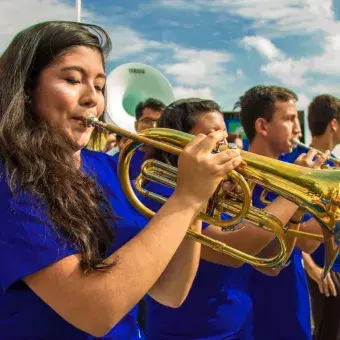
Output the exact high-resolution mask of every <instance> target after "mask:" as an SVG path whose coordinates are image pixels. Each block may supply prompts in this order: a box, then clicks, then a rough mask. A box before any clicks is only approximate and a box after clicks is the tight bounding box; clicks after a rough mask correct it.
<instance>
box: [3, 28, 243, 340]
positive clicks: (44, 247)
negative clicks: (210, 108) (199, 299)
mask: <svg viewBox="0 0 340 340" xmlns="http://www.w3.org/2000/svg"><path fill="white" fill-rule="evenodd" d="M109 50H110V39H109V37H108V36H107V34H106V32H105V31H103V30H102V29H101V28H100V27H97V26H93V25H85V24H80V23H72V22H47V23H41V24H37V25H35V26H32V27H30V28H27V29H26V30H24V31H22V32H20V33H19V34H18V35H16V36H15V37H14V39H13V40H12V42H11V43H10V45H9V47H8V48H7V50H6V51H5V53H4V54H3V55H2V57H1V59H0V199H1V205H0V216H1V224H0V257H1V258H2V259H3V261H2V265H1V269H0V286H1V289H0V334H1V338H3V339H27V340H30V339H32V340H33V339H34V340H36V339H65V340H66V339H72V340H75V339H88V338H89V335H93V336H96V337H101V336H104V335H105V334H106V336H105V339H139V338H142V337H143V336H142V335H141V332H140V330H139V329H138V325H137V324H136V308H135V307H134V306H135V305H136V303H137V302H138V301H139V300H140V299H141V298H142V297H143V296H144V295H145V294H147V293H148V294H150V295H151V296H153V298H154V299H155V300H157V301H159V302H160V303H162V304H165V305H168V306H171V307H177V306H179V305H180V304H181V303H182V301H183V300H184V298H185V296H186V295H187V293H188V290H189V288H190V286H191V282H192V280H193V277H194V275H195V272H196V267H197V262H198V257H199V253H200V246H199V244H198V243H194V242H191V241H185V242H184V246H183V245H181V243H182V241H183V238H184V236H185V234H186V231H187V229H188V228H189V226H191V228H193V229H194V230H195V231H199V230H200V228H201V226H200V223H197V222H196V223H194V219H195V217H196V215H197V213H198V211H199V210H200V208H201V206H202V205H203V204H205V203H206V201H207V200H208V198H209V197H210V196H211V195H212V193H213V192H214V190H215V188H216V187H217V185H218V184H219V183H220V181H221V180H222V178H223V176H224V175H225V174H226V173H228V172H229V171H230V170H232V169H234V168H235V167H236V166H238V165H239V164H240V162H241V158H240V156H239V152H238V151H237V150H226V151H225V152H222V153H220V154H212V153H211V151H212V150H213V149H214V148H215V145H216V143H218V142H219V141H221V140H222V139H224V138H225V137H226V133H225V132H224V131H214V132H212V133H210V134H209V135H208V136H205V135H199V136H197V138H195V139H194V140H193V141H192V142H191V143H189V144H188V146H187V147H186V148H185V149H184V151H183V153H182V155H181V156H180V158H179V177H178V187H177V188H176V190H175V192H174V194H173V195H172V197H171V198H170V199H169V201H168V203H167V204H165V205H164V207H163V208H162V209H161V210H160V211H159V213H158V214H157V215H156V216H155V217H154V218H153V219H152V220H151V221H150V222H149V223H148V224H147V226H146V227H145V228H144V229H143V227H144V226H145V224H146V221H145V219H144V218H143V217H142V216H140V215H139V214H138V213H137V212H136V211H135V210H134V209H133V208H132V206H131V205H130V204H129V203H128V201H127V200H126V198H125V197H124V195H123V193H122V191H121V189H120V185H119V183H118V179H117V175H116V172H115V170H113V166H114V164H113V163H112V160H111V158H110V157H109V156H107V155H105V154H102V153H96V152H94V151H89V150H85V149H84V147H85V146H86V144H87V143H88V141H89V139H90V135H91V132H92V128H89V127H85V126H84V124H83V119H84V118H85V117H87V116H88V115H90V114H91V115H94V116H96V117H99V116H100V115H101V114H102V113H103V110H104V88H105V71H104V69H105V64H104V56H105V55H106V54H107V53H108V52H109ZM196 183H202V184H201V185H200V186H199V187H198V186H197V184H196ZM178 220H180V221H181V223H178ZM142 229H143V230H142ZM177 250H178V251H180V254H181V256H180V257H179V256H174V254H175V253H176V251H177ZM169 263H170V265H169V266H168V264H169ZM183 268H185V270H184V269H183Z"/></svg>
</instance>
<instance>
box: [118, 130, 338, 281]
mask: <svg viewBox="0 0 340 340" xmlns="http://www.w3.org/2000/svg"><path fill="white" fill-rule="evenodd" d="M166 130H167V129H151V130H148V131H146V132H145V135H147V136H148V137H149V138H152V139H157V140H162V141H164V142H166V143H170V142H171V138H172V136H170V135H169V132H168V131H166ZM185 135H186V138H187V139H189V140H190V139H191V138H193V136H191V135H189V136H190V137H187V136H188V135H187V134H185ZM182 147H184V143H183V144H182ZM226 147H228V146H225V145H221V146H220V149H221V150H223V149H224V148H226ZM128 152H129V151H128V150H126V153H125V156H124V158H125V157H126V156H127V155H128ZM122 156H123V155H122ZM241 156H242V158H243V159H244V160H245V161H246V163H247V165H246V166H244V165H242V166H239V167H238V168H237V172H238V173H239V174H241V175H242V176H243V177H244V178H246V179H247V180H249V181H250V182H253V183H256V184H259V185H261V186H262V187H263V188H265V189H266V190H267V191H272V192H275V193H276V194H278V195H280V196H283V197H285V198H286V199H288V200H290V201H292V202H294V203H295V204H297V205H298V206H300V207H301V208H303V209H305V210H306V211H307V212H309V213H310V214H312V215H313V216H314V217H315V218H316V220H317V221H318V222H320V224H321V226H322V227H323V228H322V232H323V241H324V243H325V262H324V263H325V267H324V275H326V274H327V273H328V271H329V269H330V268H331V266H332V265H333V263H334V261H335V259H336V256H337V254H338V252H339V245H340V171H339V170H334V169H332V170H314V169H309V168H304V167H301V166H298V165H294V164H289V163H285V162H281V161H279V160H276V159H271V158H268V157H264V156H261V155H257V154H253V153H250V152H246V151H241ZM145 173H146V171H144V175H145ZM231 203H232V202H231V201H230V200H228V201H224V203H223V202H222V201H219V204H220V205H223V204H226V206H228V205H229V207H228V208H229V211H228V212H231V213H232V214H233V212H234V213H235V212H237V211H240V208H238V209H237V208H235V207H234V209H233V210H232V209H231V208H232V205H231ZM221 210H223V209H221ZM261 213H264V211H258V209H256V210H254V208H251V209H250V210H249V211H248V213H247V215H246V219H248V220H250V221H253V222H256V223H259V224H261V225H264V226H265V227H267V225H266V223H263V222H264V221H263V220H262V218H263V219H264V220H265V216H263V215H262V214H261ZM211 224H215V225H216V223H214V222H212V223H211ZM266 229H271V230H273V229H272V227H269V228H268V227H267V228H266ZM287 234H289V235H292V236H296V237H308V238H310V239H314V240H318V241H321V240H320V235H317V234H310V233H304V232H301V231H295V230H288V231H287ZM290 246H291V245H290V244H289V243H287V241H286V247H287V249H289V247H290ZM256 265H257V264H256Z"/></svg>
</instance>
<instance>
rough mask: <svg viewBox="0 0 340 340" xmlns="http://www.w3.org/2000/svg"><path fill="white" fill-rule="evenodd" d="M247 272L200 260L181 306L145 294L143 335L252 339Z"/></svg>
mask: <svg viewBox="0 0 340 340" xmlns="http://www.w3.org/2000/svg"><path fill="white" fill-rule="evenodd" d="M146 188H147V189H148V190H150V191H153V192H156V193H158V194H160V195H162V196H164V197H169V196H170V195H171V194H172V192H173V190H172V189H170V188H167V187H164V186H162V185H160V184H155V183H153V182H149V183H148V184H147V185H146ZM143 203H144V204H146V205H147V206H148V207H149V208H150V209H152V210H154V211H157V210H158V209H159V208H160V206H161V205H160V204H159V203H157V202H155V201H153V200H151V199H148V198H144V199H143ZM204 226H205V227H206V226H207V224H204ZM249 275H250V270H249V267H246V266H245V267H242V268H237V269H236V268H231V267H226V266H222V265H218V264H214V263H211V262H208V261H205V260H200V263H199V267H198V272H197V275H196V277H195V279H194V282H193V285H192V287H191V290H190V292H189V295H188V297H187V298H186V300H185V301H184V303H183V305H182V306H181V307H179V308H176V309H174V308H169V307H165V306H163V305H161V304H159V303H158V302H157V301H155V300H153V299H152V298H151V297H149V296H147V298H146V301H147V323H146V336H147V339H148V340H160V339H162V340H166V339H176V340H201V339H206V340H207V339H209V340H222V339H228V340H229V339H238V340H241V339H242V340H250V339H252V335H251V324H252V313H251V300H250V298H249V295H248V291H247V287H248V279H249Z"/></svg>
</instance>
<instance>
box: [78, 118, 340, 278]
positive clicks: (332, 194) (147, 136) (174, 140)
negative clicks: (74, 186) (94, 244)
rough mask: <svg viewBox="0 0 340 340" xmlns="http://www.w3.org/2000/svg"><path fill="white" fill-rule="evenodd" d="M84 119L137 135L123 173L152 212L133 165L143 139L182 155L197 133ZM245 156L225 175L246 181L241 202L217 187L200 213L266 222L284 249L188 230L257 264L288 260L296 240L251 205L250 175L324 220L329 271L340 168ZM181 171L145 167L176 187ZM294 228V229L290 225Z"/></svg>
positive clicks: (339, 212)
mask: <svg viewBox="0 0 340 340" xmlns="http://www.w3.org/2000/svg"><path fill="white" fill-rule="evenodd" d="M85 124H87V125H92V126H95V127H99V128H103V129H105V130H108V131H110V132H114V133H117V134H120V135H122V136H125V137H127V138H129V139H131V140H132V141H131V142H130V143H128V144H127V145H126V146H125V147H124V149H123V150H122V152H121V154H120V158H119V164H118V174H119V177H120V181H121V185H122V189H123V191H124V193H125V195H126V196H127V198H128V199H129V200H130V202H131V203H132V205H134V207H135V208H136V209H137V210H139V211H140V212H141V213H142V214H144V215H145V216H147V217H152V216H153V215H154V212H152V211H151V210H150V209H148V208H147V207H145V206H144V205H143V204H142V203H141V202H140V200H139V199H138V198H137V196H136V194H135V193H134V190H133V189H132V186H131V183H130V178H129V165H130V161H131V158H132V155H133V153H134V152H135V150H136V149H138V148H139V147H140V146H141V145H143V144H146V145H150V146H152V147H155V148H158V149H161V150H164V151H166V152H169V153H172V154H175V155H179V154H180V153H181V150H182V149H183V148H184V147H185V145H186V144H187V143H188V142H190V140H192V138H194V136H192V135H189V134H186V133H183V132H180V131H175V130H171V129H160V128H155V129H149V130H145V131H143V132H142V133H139V134H136V133H132V132H129V131H126V130H124V129H121V128H119V127H118V126H114V125H110V124H105V123H102V122H99V121H98V120H97V119H96V118H94V117H88V118H87V119H86V120H85ZM227 147H228V146H226V145H222V146H220V149H221V150H223V149H224V148H227ZM241 156H242V158H243V159H244V160H245V161H246V163H247V164H246V165H242V166H239V167H238V168H237V171H232V172H231V173H230V174H228V176H226V177H228V178H234V179H235V180H236V181H237V182H238V184H239V185H240V186H241V188H242V190H243V202H242V204H239V203H236V202H234V203H233V202H232V201H230V200H225V195H224V192H223V191H222V190H219V191H217V192H216V195H214V196H215V197H214V198H215V202H214V204H213V209H212V211H210V214H207V213H206V212H201V213H200V215H199V216H198V218H200V219H202V220H204V221H206V222H208V223H210V224H213V225H217V226H221V227H222V228H227V229H228V228H230V227H232V226H234V225H235V224H237V223H238V222H240V221H242V220H243V219H248V220H250V221H254V222H256V223H259V224H260V225H264V226H265V228H266V229H269V230H271V231H273V232H274V233H275V234H276V236H277V239H278V241H279V242H280V245H281V250H280V252H279V253H278V254H277V255H276V256H275V257H272V258H258V257H254V256H252V255H249V254H246V253H244V252H241V251H239V250H237V249H234V248H232V247H230V246H228V245H226V244H224V243H222V242H219V241H216V240H213V239H211V238H209V237H206V236H204V235H201V234H196V233H194V232H192V231H191V230H189V231H188V233H187V235H188V236H189V237H190V238H192V239H194V240H195V241H198V242H201V243H202V244H204V245H206V246H208V247H211V248H213V249H214V250H216V251H219V252H222V253H225V254H228V255H230V256H232V257H234V258H236V259H239V260H242V261H244V262H247V263H250V264H252V265H254V266H262V267H275V266H279V265H282V264H284V263H285V262H286V260H287V257H288V255H289V250H291V247H292V246H293V244H292V243H290V242H292V241H290V240H289V238H287V233H286V231H285V230H284V228H283V226H282V223H281V221H280V220H279V219H278V218H276V217H275V216H272V215H270V214H268V213H266V212H265V211H262V210H260V209H255V208H252V207H251V206H250V205H251V195H250V192H251V189H250V187H249V185H248V183H247V182H246V181H245V179H244V178H246V179H247V180H249V181H250V182H253V183H255V184H259V185H261V186H262V187H264V188H265V189H266V190H268V191H273V192H275V193H276V194H278V195H280V196H283V197H285V198H286V199H288V200H290V201H292V202H294V203H295V204H297V205H298V206H301V207H302V208H303V209H305V210H306V211H308V212H309V213H311V214H313V215H314V217H315V218H316V219H317V220H318V221H319V222H320V223H321V225H322V226H323V238H324V243H325V249H326V251H325V268H324V275H326V274H327V273H328V271H329V269H330V268H331V266H332V264H333V263H334V260H335V258H336V256H337V254H338V252H339V245H340V232H339V229H340V223H339V221H340V199H339V194H340V192H339V189H340V172H339V171H336V170H312V169H308V168H304V167H300V166H297V165H294V164H288V163H284V162H281V161H278V160H275V159H271V158H268V157H264V156H260V155H257V154H253V153H249V152H246V151H241ZM176 172H177V170H176V168H173V167H170V166H169V165H167V164H163V163H160V162H157V161H153V160H149V161H146V162H145V163H144V166H143V170H142V173H143V176H146V178H147V179H151V180H158V181H159V182H161V183H163V184H166V185H170V186H172V187H174V186H175V182H176ZM138 181H139V182H138ZM138 181H137V182H136V188H137V189H138V190H141V191H143V190H144V189H143V186H142V184H143V178H141V176H140V177H139V179H138ZM144 191H145V190H144ZM144 194H146V195H148V196H149V197H151V198H153V199H156V200H158V201H160V202H162V201H163V198H162V197H160V196H158V195H156V194H154V193H150V192H144ZM226 208H227V209H229V210H231V212H232V213H231V215H234V216H235V217H234V218H233V219H232V220H228V221H223V220H222V218H221V214H222V213H223V212H224V211H225V209H226ZM228 213H229V212H228ZM289 233H291V231H290V232H289ZM297 234H298V233H296V235H297ZM314 236H315V235H314Z"/></svg>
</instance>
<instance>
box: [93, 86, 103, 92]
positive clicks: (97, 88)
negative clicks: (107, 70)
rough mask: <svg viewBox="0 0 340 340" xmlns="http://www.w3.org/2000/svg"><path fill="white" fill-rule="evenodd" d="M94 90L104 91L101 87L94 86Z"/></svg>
mask: <svg viewBox="0 0 340 340" xmlns="http://www.w3.org/2000/svg"><path fill="white" fill-rule="evenodd" d="M95 88H96V90H97V91H99V92H103V91H104V87H102V86H98V85H97V86H95Z"/></svg>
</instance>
